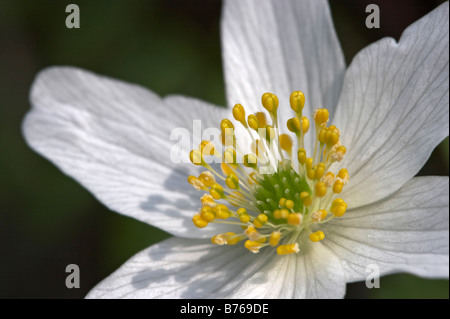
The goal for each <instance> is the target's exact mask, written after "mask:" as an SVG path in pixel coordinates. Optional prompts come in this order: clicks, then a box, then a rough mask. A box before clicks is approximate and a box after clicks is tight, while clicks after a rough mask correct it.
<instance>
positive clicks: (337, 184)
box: [333, 178, 344, 194]
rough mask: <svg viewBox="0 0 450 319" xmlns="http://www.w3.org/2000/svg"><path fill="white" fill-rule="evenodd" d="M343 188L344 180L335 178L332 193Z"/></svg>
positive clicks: (336, 192) (337, 192) (338, 191)
mask: <svg viewBox="0 0 450 319" xmlns="http://www.w3.org/2000/svg"><path fill="white" fill-rule="evenodd" d="M343 188H344V182H343V181H342V179H340V178H336V180H335V181H334V185H333V193H335V194H339V193H340V192H342V189H343Z"/></svg>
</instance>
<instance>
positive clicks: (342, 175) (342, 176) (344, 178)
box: [337, 168, 349, 185]
mask: <svg viewBox="0 0 450 319" xmlns="http://www.w3.org/2000/svg"><path fill="white" fill-rule="evenodd" d="M337 176H338V177H339V178H340V179H342V182H343V183H344V185H345V184H347V182H348V180H349V175H348V171H347V170H346V169H345V168H341V170H340V171H339V173H338V175H337Z"/></svg>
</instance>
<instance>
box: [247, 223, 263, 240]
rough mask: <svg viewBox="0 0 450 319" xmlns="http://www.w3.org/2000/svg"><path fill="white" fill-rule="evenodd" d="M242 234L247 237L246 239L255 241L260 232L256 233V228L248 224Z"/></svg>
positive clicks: (259, 236)
mask: <svg viewBox="0 0 450 319" xmlns="http://www.w3.org/2000/svg"><path fill="white" fill-rule="evenodd" d="M244 234H245V235H246V236H247V237H248V239H250V240H253V241H257V240H258V239H260V238H261V234H260V233H258V231H257V230H256V228H255V227H253V226H248V227H247V228H246V229H245V231H244Z"/></svg>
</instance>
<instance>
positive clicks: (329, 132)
mask: <svg viewBox="0 0 450 319" xmlns="http://www.w3.org/2000/svg"><path fill="white" fill-rule="evenodd" d="M340 134H341V133H340V132H339V130H338V129H337V127H336V126H334V125H331V126H330V127H322V128H321V129H320V131H319V136H318V139H319V142H320V143H323V144H326V145H327V146H328V147H332V146H333V145H335V144H336V143H338V142H339V136H340Z"/></svg>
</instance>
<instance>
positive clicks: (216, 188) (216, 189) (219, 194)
mask: <svg viewBox="0 0 450 319" xmlns="http://www.w3.org/2000/svg"><path fill="white" fill-rule="evenodd" d="M209 194H210V195H211V196H212V197H213V198H214V199H221V198H225V194H224V192H223V187H222V186H221V185H220V184H217V183H214V184H212V185H211V189H210V190H209Z"/></svg>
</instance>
